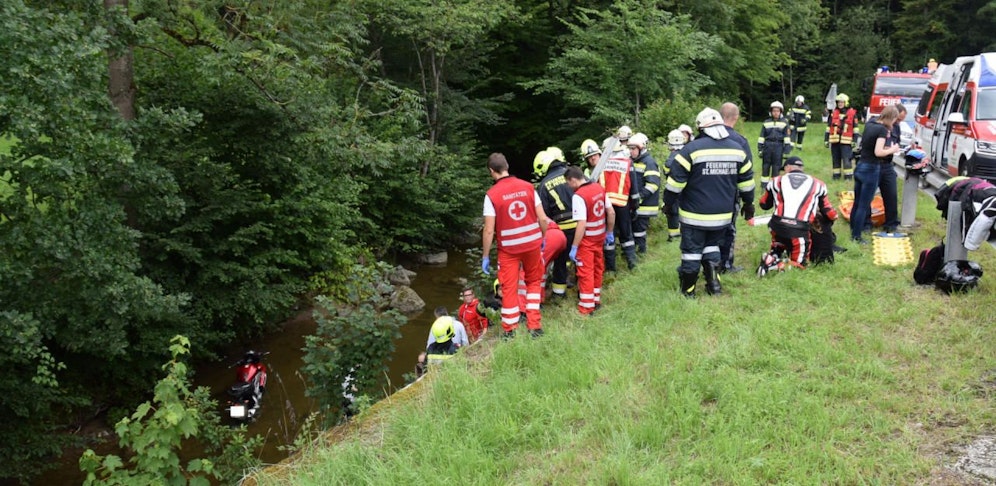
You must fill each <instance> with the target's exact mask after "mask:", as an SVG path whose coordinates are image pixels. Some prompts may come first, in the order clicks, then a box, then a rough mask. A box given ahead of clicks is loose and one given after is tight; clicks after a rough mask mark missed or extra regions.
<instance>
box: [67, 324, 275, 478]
mask: <svg viewBox="0 0 996 486" xmlns="http://www.w3.org/2000/svg"><path fill="white" fill-rule="evenodd" d="M170 342H171V344H170V353H171V354H172V356H173V358H172V360H171V361H170V362H168V363H166V364H165V365H164V366H163V370H165V371H166V377H164V378H163V379H162V380H161V381H159V383H158V384H157V385H156V390H155V397H154V398H153V400H152V402H145V403H143V404H141V405H139V406H138V408H137V409H136V410H135V412H134V413H133V414H132V415H131V417H129V418H125V419H122V420H121V421H120V422H118V423H117V425H116V426H115V428H114V430H115V433H116V434H117V436H118V439H119V442H120V444H121V447H123V448H126V449H127V450H128V451H129V452H130V453H131V455H130V457H129V458H128V460H127V461H125V460H124V459H122V458H121V457H118V456H116V455H107V456H100V455H98V454H96V453H95V452H93V450H91V449H87V450H86V451H85V452H84V453H83V456H82V457H80V470H82V471H83V472H85V473H86V475H87V477H86V481H84V484H86V485H135V486H138V485H142V486H145V485H155V484H162V485H166V484H169V485H184V484H189V485H192V486H193V485H208V484H211V483H210V479H215V480H225V481H234V480H236V479H238V478H239V477H240V475H241V468H243V467H246V466H248V465H249V464H250V462H245V461H247V460H251V458H252V456H251V450H252V449H254V448H256V447H258V446H260V445H261V440H262V439H254V440H246V438H245V429H244V428H234V429H233V428H230V427H226V426H224V425H221V424H220V420H219V418H218V414H217V410H218V403H217V402H216V401H214V400H211V399H210V391H209V390H208V389H207V388H204V387H202V388H199V389H197V390H191V389H190V382H189V379H188V377H187V375H188V371H187V365H186V364H185V363H184V362H183V361H182V359H183V358H184V357H185V356H186V355H188V354H190V340H188V339H187V338H186V337H184V336H175V337H174V338H173V339H172V340H171V341H170ZM201 436H203V437H206V438H207V439H208V440H209V443H211V444H212V446H213V447H212V448H209V451H210V450H212V449H217V448H220V449H222V450H223V453H222V454H221V455H220V456H219V457H214V458H199V459H194V460H191V461H190V462H188V463H187V465H186V466H183V465H182V464H180V458H179V456H178V453H179V450H180V446H181V442H182V441H183V440H185V439H190V438H193V437H201ZM229 460H238V461H239V462H237V463H234V464H231V463H229V464H226V461H229Z"/></svg>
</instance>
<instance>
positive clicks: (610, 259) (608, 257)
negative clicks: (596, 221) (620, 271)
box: [605, 246, 616, 272]
mask: <svg viewBox="0 0 996 486" xmlns="http://www.w3.org/2000/svg"><path fill="white" fill-rule="evenodd" d="M605 271H606V272H614V271H616V248H615V247H614V246H613V247H612V249H611V250H610V249H608V248H606V249H605Z"/></svg>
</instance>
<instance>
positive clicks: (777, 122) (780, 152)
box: [757, 101, 792, 185]
mask: <svg viewBox="0 0 996 486" xmlns="http://www.w3.org/2000/svg"><path fill="white" fill-rule="evenodd" d="M784 111H785V107H784V106H782V102H780V101H775V102H772V103H771V111H770V112H769V113H770V115H771V116H769V117H768V118H767V119H766V120H764V123H763V124H762V125H761V135H760V136H758V137H757V155H758V157H759V158H760V159H761V185H764V184H767V183H768V181H770V180H771V179H772V178H775V177H778V173H779V172H780V171H781V170H782V157H783V156H785V155H788V153H789V152H791V151H792V138H791V135H790V133H791V128H790V127H789V120H788V118H785V115H784V114H783V112H784Z"/></svg>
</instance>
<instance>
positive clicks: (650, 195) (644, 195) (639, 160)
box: [633, 150, 661, 216]
mask: <svg viewBox="0 0 996 486" xmlns="http://www.w3.org/2000/svg"><path fill="white" fill-rule="evenodd" d="M633 170H634V171H635V172H636V177H634V178H633V182H634V183H636V192H637V194H639V196H640V207H639V209H637V210H636V214H637V216H657V214H658V213H659V212H660V200H661V198H660V189H661V171H660V168H659V167H658V166H657V159H655V158H654V156H653V155H650V151H648V150H644V151H643V152H642V153H641V154H640V155H638V156H637V157H636V159H634V160H633Z"/></svg>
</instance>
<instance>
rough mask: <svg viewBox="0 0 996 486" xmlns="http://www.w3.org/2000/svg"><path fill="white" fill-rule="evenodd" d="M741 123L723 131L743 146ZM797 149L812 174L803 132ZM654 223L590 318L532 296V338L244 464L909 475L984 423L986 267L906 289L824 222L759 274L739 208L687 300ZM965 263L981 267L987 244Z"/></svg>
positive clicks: (289, 468) (922, 217)
mask: <svg viewBox="0 0 996 486" xmlns="http://www.w3.org/2000/svg"><path fill="white" fill-rule="evenodd" d="M753 125H756V124H753ZM753 125H748V126H747V128H745V129H744V130H743V131H744V133H745V134H746V135H747V136H748V139H749V140H751V141H752V142H753V140H754V139H756V133H757V130H754V129H753ZM812 135H816V133H815V132H814V133H813V134H812ZM812 135H810V136H812ZM814 139H815V137H814ZM812 141H816V140H810V142H812ZM819 141H822V138H820V139H819ZM802 157H803V158H804V160H805V161H806V169H807V171H808V172H810V173H814V174H816V175H818V176H820V177H823V178H826V179H829V151H828V150H826V149H824V148H823V147H822V143H819V144H815V143H810V144H809V146H808V147H807V149H806V150H805V151H803V154H802ZM828 182H829V181H828ZM830 184H831V192H833V193H835V192H836V191H838V190H843V189H850V187H847V186H846V185H845V184H844V183H843V182H841V183H832V182H831V183H830ZM834 202H835V203H836V198H834ZM918 223H919V226H918V227H917V228H915V230H914V232H913V241H914V244H913V248H914V251H915V252H916V251H919V249H921V248H925V247H928V246H932V245H933V244H935V242H936V240H938V239H939V238H940V236H941V235H942V234H943V231H944V227H943V222H942V221H941V220H940V218H939V215H938V213H937V211H936V210H935V209H934V208H933V201H932V200H931V198H929V197H928V196H926V195H923V194H921V196H920V200H919V210H918ZM655 229H656V231H655V232H652V234H651V247H650V251H649V253H648V255H647V256H646V257H645V258H643V260H642V263H641V265H640V266H639V267H638V268H637V269H636V270H635V271H633V272H628V271H623V272H620V274H619V275H618V276H616V277H615V278H614V279H613V281H612V282H611V283H610V284H609V285H608V286H607V288H606V290H605V293H604V308H603V309H602V310H601V311H599V313H598V315H597V316H596V317H594V318H590V319H585V318H580V317H579V316H577V315H576V312H575V310H574V308H573V306H571V305H563V306H559V307H554V306H551V307H547V308H545V309H544V326H545V328H546V329H547V335H546V336H545V337H543V338H542V339H539V340H533V339H529V338H526V337H520V338H518V339H516V340H514V341H513V342H507V343H505V342H498V341H497V340H489V341H487V342H485V343H483V346H478V348H479V349H478V350H477V352H475V353H472V355H470V356H463V357H458V358H456V359H454V360H451V361H450V362H448V363H447V364H446V366H445V367H443V368H441V369H439V370H435V371H433V373H432V375H434V376H430V379H429V380H424V381H423V382H421V383H420V384H419V385H417V387H416V388H415V389H414V390H412V394H409V395H405V396H404V397H403V398H389V399H387V400H386V401H385V402H384V403H382V404H381V405H380V406H378V407H375V410H373V411H371V412H370V413H368V414H366V415H364V416H361V417H359V419H358V421H357V422H356V423H355V424H354V425H352V429H350V430H352V433H348V434H345V437H340V438H339V439H337V440H328V441H321V442H320V443H316V445H315V446H313V447H312V448H311V449H310V450H308V451H306V452H305V453H304V454H303V455H302V456H300V457H297V458H295V460H293V461H291V462H289V463H287V464H286V465H285V466H286V467H280V468H273V469H270V470H267V471H265V472H263V473H261V474H259V475H257V476H256V477H255V479H256V480H257V481H258V483H259V484H262V485H271V484H288V483H290V484H302V485H310V484H314V485H327V484H415V483H422V484H447V483H448V484H571V485H573V484H648V485H656V484H758V483H786V484H865V483H870V484H917V483H921V484H922V483H928V482H930V480H931V478H933V477H935V476H936V475H937V474H940V473H939V471H942V470H943V468H944V466H945V465H948V464H951V463H953V462H954V460H955V458H954V457H953V456H952V454H953V453H952V452H950V451H951V445H952V444H954V445H957V444H964V443H967V442H970V441H971V438H972V437H973V436H975V435H977V434H980V433H985V432H986V431H992V429H993V426H994V420H996V413H994V412H996V409H994V407H993V403H994V402H993V398H994V395H996V393H994V391H996V389H994V385H993V379H994V369H996V349H994V348H996V345H994V343H996V339H994V338H996V327H994V326H993V321H994V319H993V317H992V310H991V309H992V308H993V303H994V298H993V296H994V288H996V283H994V280H993V278H994V277H992V276H991V275H988V276H986V277H984V278H983V280H982V284H981V285H980V287H979V289H977V291H975V292H973V293H969V294H966V295H955V296H947V295H943V294H941V293H938V292H937V291H935V290H933V289H932V288H929V287H917V286H915V285H914V284H913V283H912V264H910V265H905V266H901V267H880V266H876V265H874V264H873V259H872V250H871V247H858V246H855V245H853V244H852V243H850V242H849V241H848V238H847V234H848V233H847V227H846V222H845V221H840V222H838V224H837V225H836V226H835V230H836V232H837V234H838V235H839V239H840V241H841V242H842V243H841V244H842V245H843V246H845V247H846V248H848V250H849V251H847V252H846V253H844V254H841V255H838V258H837V263H836V264H834V265H833V266H823V267H817V268H812V269H808V270H796V269H793V270H790V271H787V272H784V273H781V274H776V275H769V276H767V277H765V278H764V279H759V278H757V277H756V276H755V275H753V272H752V270H753V267H754V266H756V265H757V261H758V258H759V256H760V254H761V252H762V251H764V250H765V249H766V248H767V246H768V242H769V236H768V233H767V228H762V227H748V226H746V225H743V224H742V223H741V224H740V225H739V233H738V237H737V247H736V254H737V258H738V262H739V263H740V264H742V265H744V266H746V267H748V271H746V272H742V273H739V274H735V275H731V276H728V277H726V278H725V279H724V291H725V294H724V295H723V296H720V297H709V296H706V295H701V296H700V297H699V298H698V299H695V300H688V299H684V298H682V297H680V296H679V295H678V289H677V273H676V270H675V269H676V267H677V265H678V263H679V252H678V247H677V244H676V243H671V244H668V243H665V242H664V241H663V237H662V235H663V234H664V228H663V221H662V220H657V221H655ZM970 258H972V259H973V260H976V261H979V262H980V263H981V264H982V266H983V267H984V268H985V269H986V270H987V271H991V272H996V257H994V251H993V249H992V248H990V247H988V246H987V247H985V248H983V249H982V250H980V251H978V252H973V253H971V254H970ZM700 293H702V294H704V292H701V290H700ZM472 351H473V350H472ZM339 432H340V433H342V432H344V431H343V430H340V431H339Z"/></svg>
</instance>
